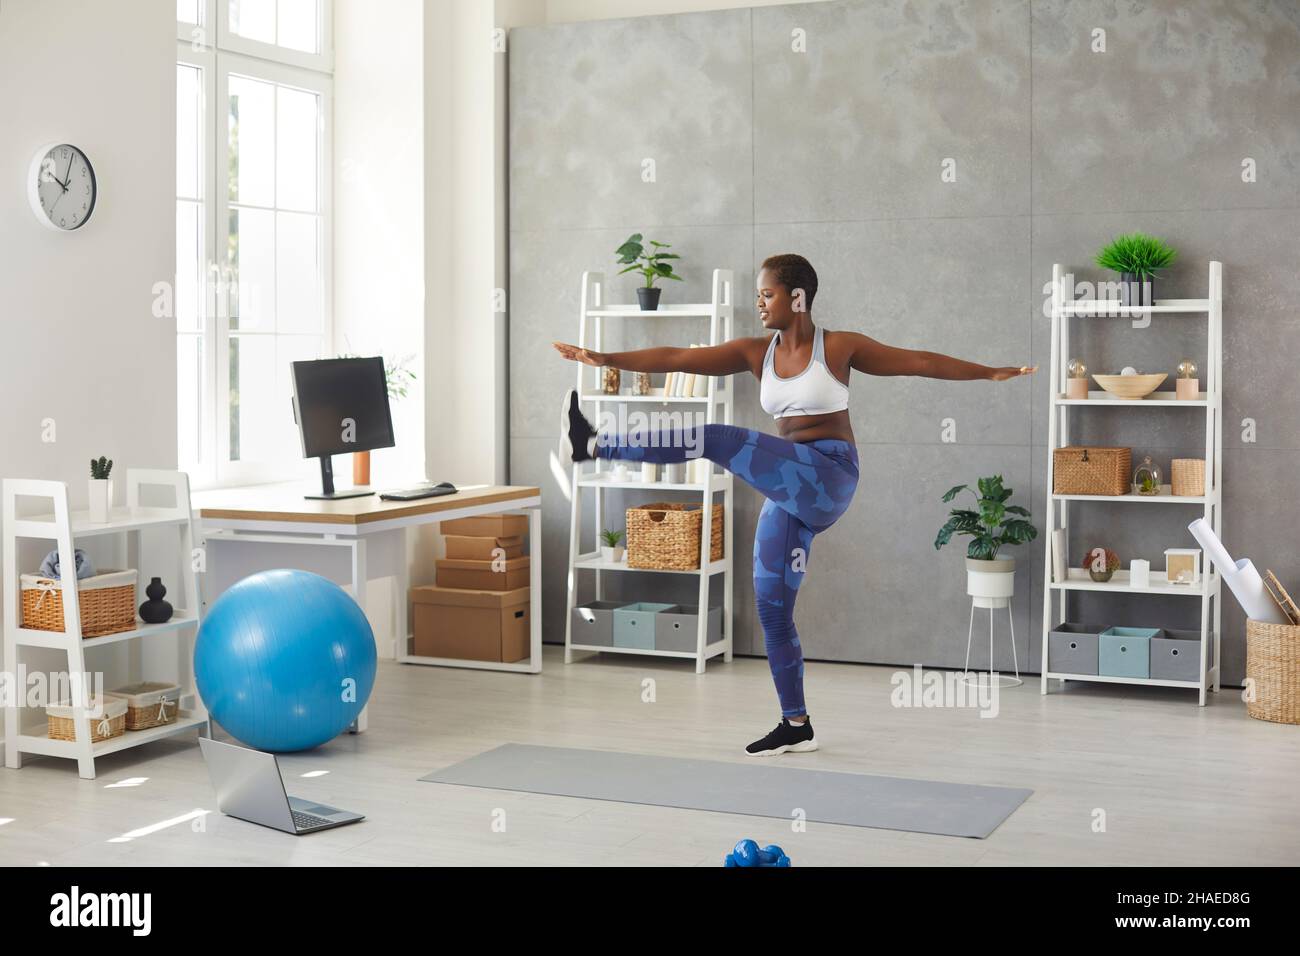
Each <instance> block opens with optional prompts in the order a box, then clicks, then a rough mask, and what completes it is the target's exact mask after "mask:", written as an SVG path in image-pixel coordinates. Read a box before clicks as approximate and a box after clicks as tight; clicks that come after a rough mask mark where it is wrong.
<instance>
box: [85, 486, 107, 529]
mask: <svg viewBox="0 0 1300 956" xmlns="http://www.w3.org/2000/svg"><path fill="white" fill-rule="evenodd" d="M86 484H87V485H88V486H89V488H90V521H91V523H92V524H107V523H108V509H109V506H110V505H111V504H112V503H113V481H112V479H110V478H88V479H86Z"/></svg>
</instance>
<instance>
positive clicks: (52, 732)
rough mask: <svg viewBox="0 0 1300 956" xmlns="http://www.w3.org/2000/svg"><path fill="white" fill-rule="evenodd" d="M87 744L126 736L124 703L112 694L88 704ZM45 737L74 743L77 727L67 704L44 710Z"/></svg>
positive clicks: (70, 705) (63, 703) (92, 699)
mask: <svg viewBox="0 0 1300 956" xmlns="http://www.w3.org/2000/svg"><path fill="white" fill-rule="evenodd" d="M90 707H91V709H90V742H91V743H99V742H100V741H101V740H108V739H109V738H111V737H120V736H122V735H123V734H124V733H126V701H125V700H123V699H122V698H121V697H114V696H113V695H112V694H104V695H103V696H102V697H100V696H96V697H93V698H91V701H90ZM45 721H46V734H47V736H48V737H49V738H50V739H51V740H76V739H77V724H76V721H75V720H73V717H72V704H71V702H70V701H61V702H60V703H57V704H51V705H50V706H49V707H46V708H45Z"/></svg>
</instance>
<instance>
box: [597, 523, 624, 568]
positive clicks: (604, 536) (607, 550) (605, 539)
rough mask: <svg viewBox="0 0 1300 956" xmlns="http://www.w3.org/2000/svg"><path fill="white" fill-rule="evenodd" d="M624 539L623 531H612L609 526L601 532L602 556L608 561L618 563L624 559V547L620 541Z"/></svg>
mask: <svg viewBox="0 0 1300 956" xmlns="http://www.w3.org/2000/svg"><path fill="white" fill-rule="evenodd" d="M622 540H623V532H622V531H610V530H609V529H608V528H606V529H605V530H603V531H601V533H600V541H601V546H600V556H601V557H602V558H603V559H604V560H606V561H613V562H615V563H618V562H620V561H622V560H623V549H622V548H621V547H620V546H619V543H620V542H621V541H622Z"/></svg>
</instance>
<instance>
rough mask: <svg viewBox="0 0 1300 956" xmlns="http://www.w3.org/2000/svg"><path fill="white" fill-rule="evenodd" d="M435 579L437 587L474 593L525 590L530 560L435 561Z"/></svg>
mask: <svg viewBox="0 0 1300 956" xmlns="http://www.w3.org/2000/svg"><path fill="white" fill-rule="evenodd" d="M434 564H435V566H436V568H437V572H436V575H435V580H436V581H437V583H438V587H440V588H469V589H471V590H474V591H513V590H515V589H516V588H526V587H528V584H529V580H530V576H529V559H528V556H527V555H525V556H524V557H522V558H510V559H508V560H505V561H473V560H469V559H465V558H439V559H438V560H437V561H435V562H434Z"/></svg>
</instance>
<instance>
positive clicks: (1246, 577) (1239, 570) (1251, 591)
mask: <svg viewBox="0 0 1300 956" xmlns="http://www.w3.org/2000/svg"><path fill="white" fill-rule="evenodd" d="M1219 573H1220V574H1223V580H1224V581H1226V582H1228V587H1230V588H1232V593H1233V594H1234V595H1236V597H1237V602H1238V603H1239V604H1240V605H1241V609H1242V610H1243V611H1245V612H1246V617H1248V618H1250V619H1251V620H1252V621H1260V622H1261V623H1264V624H1290V623H1291V621H1290V620H1289V619H1288V618H1287V616H1286V615H1285V614H1283V613H1282V609H1281V608H1280V607H1278V606H1277V602H1276V601H1274V600H1273V596H1272V595H1271V594H1269V593H1268V589H1267V588H1265V587H1264V581H1263V579H1262V578H1261V577H1260V576H1259V572H1258V571H1256V570H1255V565H1254V564H1252V563H1251V560H1250V558H1241V559H1240V560H1238V561H1237V564H1236V567H1235V568H1234V569H1233V570H1232V571H1231V572H1229V573H1226V574H1225V573H1224V570H1223V568H1222V567H1220V568H1219Z"/></svg>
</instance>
